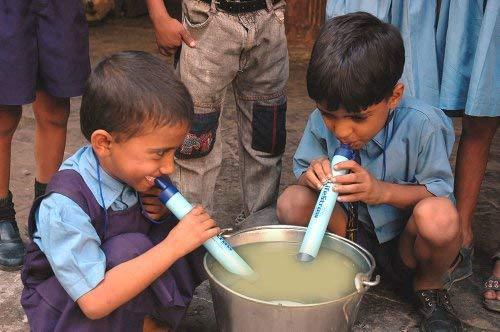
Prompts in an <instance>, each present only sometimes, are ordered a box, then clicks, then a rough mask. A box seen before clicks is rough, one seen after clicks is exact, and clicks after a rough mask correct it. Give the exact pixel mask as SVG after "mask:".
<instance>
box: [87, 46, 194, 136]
mask: <svg viewBox="0 0 500 332" xmlns="http://www.w3.org/2000/svg"><path fill="white" fill-rule="evenodd" d="M193 114H194V108H193V100H192V99H191V95H190V94H189V92H188V90H187V89H186V87H185V86H184V84H182V82H181V81H180V80H179V79H177V77H176V76H175V74H174V72H173V70H172V69H171V68H170V66H168V65H167V64H166V63H164V61H162V60H160V59H158V58H156V57H154V56H153V55H151V54H149V53H146V52H139V51H127V52H120V53H116V54H113V55H110V56H108V57H106V58H104V59H103V60H102V61H101V62H100V63H99V64H98V65H97V67H96V68H95V69H94V70H93V72H92V74H90V77H89V79H88V80H87V85H86V87H85V92H84V94H83V97H82V106H81V108H80V126H81V130H82V132H83V135H84V136H85V138H86V139H87V140H89V141H90V137H91V135H92V133H93V132H94V131H95V130H97V129H104V130H106V131H108V132H110V133H116V134H117V135H118V138H119V139H124V140H126V139H129V138H131V137H132V136H134V135H136V134H138V133H141V132H143V131H145V128H144V125H148V126H150V127H148V129H147V130H153V129H154V128H155V127H157V126H164V125H171V124H172V125H173V124H177V123H181V122H184V123H187V124H189V125H190V124H191V122H192V119H193V116H194V115H193Z"/></svg>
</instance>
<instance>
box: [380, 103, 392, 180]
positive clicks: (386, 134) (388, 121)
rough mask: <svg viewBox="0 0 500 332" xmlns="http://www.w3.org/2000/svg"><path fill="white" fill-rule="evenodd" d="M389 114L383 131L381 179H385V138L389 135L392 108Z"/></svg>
mask: <svg viewBox="0 0 500 332" xmlns="http://www.w3.org/2000/svg"><path fill="white" fill-rule="evenodd" d="M389 112H390V113H389V116H388V117H387V120H386V121H385V126H384V129H385V133H384V149H383V152H382V153H383V155H382V179H381V180H382V181H385V173H386V166H387V165H386V154H385V150H386V149H387V138H388V137H389V124H390V123H391V121H392V118H393V117H394V112H393V110H390V111H389Z"/></svg>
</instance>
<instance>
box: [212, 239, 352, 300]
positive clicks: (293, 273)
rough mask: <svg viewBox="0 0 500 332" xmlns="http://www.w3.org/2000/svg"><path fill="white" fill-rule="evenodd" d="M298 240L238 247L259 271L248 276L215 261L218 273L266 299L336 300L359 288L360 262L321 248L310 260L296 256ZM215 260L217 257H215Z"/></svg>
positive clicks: (248, 293)
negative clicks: (357, 264)
mask: <svg viewBox="0 0 500 332" xmlns="http://www.w3.org/2000/svg"><path fill="white" fill-rule="evenodd" d="M298 250H299V244H298V243H292V242H259V243H252V244H245V245H242V246H239V247H237V248H236V251H237V252H238V253H239V254H240V255H241V257H242V258H243V259H244V260H245V261H246V262H247V263H248V264H249V265H250V266H251V267H252V269H254V271H255V272H256V273H257V274H258V278H257V279H256V280H247V279H244V278H241V277H238V276H236V275H234V274H231V273H230V272H227V271H226V270H225V269H224V268H223V267H222V266H221V265H220V264H219V263H217V262H213V265H212V267H211V271H212V273H213V274H214V276H215V277H216V278H217V279H218V280H219V281H220V282H222V283H223V284H225V285H226V286H228V287H229V288H231V289H232V290H234V291H236V292H238V293H240V294H243V295H246V296H249V297H251V298H255V299H259V300H263V301H277V302H280V303H283V304H285V303H287V302H298V303H304V304H309V303H318V302H325V301H330V300H334V299H337V298H340V297H343V296H345V295H347V294H350V293H352V292H353V291H355V286H354V277H355V275H356V273H357V272H358V268H357V266H356V265H355V264H354V262H352V261H351V260H350V259H349V258H347V257H346V256H344V255H343V254H340V253H338V252H336V251H333V250H330V249H326V248H321V249H320V251H319V253H318V256H317V257H316V259H315V260H314V261H312V262H310V263H303V262H299V261H298V260H297V258H296V255H297V252H298ZM212 261H213V260H212Z"/></svg>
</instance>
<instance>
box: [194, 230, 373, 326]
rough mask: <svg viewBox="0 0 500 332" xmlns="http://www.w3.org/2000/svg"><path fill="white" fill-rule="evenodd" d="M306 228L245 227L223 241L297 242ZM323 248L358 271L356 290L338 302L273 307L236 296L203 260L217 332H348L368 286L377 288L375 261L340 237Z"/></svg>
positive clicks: (328, 240) (331, 236) (332, 238)
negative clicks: (344, 257) (354, 266)
mask: <svg viewBox="0 0 500 332" xmlns="http://www.w3.org/2000/svg"><path fill="white" fill-rule="evenodd" d="M305 231H306V228H305V227H298V226H285V225H272V226H271V225H270V226H260V227H254V228H249V229H246V230H242V231H239V232H237V233H234V234H231V235H229V236H227V237H226V240H227V241H228V242H229V243H230V244H231V245H232V246H233V247H238V246H240V245H243V244H249V243H255V242H275V241H284V242H297V244H298V243H300V242H301V241H302V238H303V237H304V234H305ZM322 246H323V247H326V248H329V249H332V250H336V251H338V252H340V253H342V254H344V255H345V256H347V257H348V258H350V259H351V260H352V261H353V262H354V263H355V265H356V266H357V267H358V271H359V272H358V273H357V274H356V277H355V279H354V284H355V286H356V290H355V291H354V292H353V293H351V294H349V295H347V296H344V297H342V298H339V299H335V300H332V301H328V302H322V303H314V304H298V303H290V304H285V303H274V302H268V301H261V300H257V299H253V298H250V297H248V296H245V295H242V294H239V293H237V292H235V291H233V290H231V289H230V288H228V287H227V286H225V285H224V284H222V283H221V282H220V281H218V280H217V279H215V277H214V275H213V274H212V272H211V267H212V266H213V264H214V263H215V261H214V259H213V258H212V257H211V256H210V255H209V254H207V255H205V258H204V261H203V265H204V267H205V270H206V271H207V273H208V277H209V281H210V288H211V292H212V298H213V301H214V309H215V317H216V320H217V326H218V328H219V330H220V331H235V332H244V331H259V332H268V331H286V332H290V331H300V332H302V331H313V332H317V331H318V332H319V331H347V330H350V329H351V328H352V326H353V324H354V321H355V320H356V315H357V312H358V308H359V303H360V301H361V298H362V297H363V294H364V293H365V292H366V291H367V290H368V288H369V287H371V286H375V285H377V284H378V283H379V280H380V277H379V276H377V277H376V278H375V280H374V281H370V280H371V276H372V273H373V270H374V269H375V260H374V258H373V256H372V255H371V254H370V253H369V252H368V251H367V250H366V249H364V248H362V247H360V246H359V245H357V244H356V243H354V242H351V241H349V240H347V239H344V238H342V237H340V236H337V235H334V234H331V233H326V235H325V237H324V240H323V243H322Z"/></svg>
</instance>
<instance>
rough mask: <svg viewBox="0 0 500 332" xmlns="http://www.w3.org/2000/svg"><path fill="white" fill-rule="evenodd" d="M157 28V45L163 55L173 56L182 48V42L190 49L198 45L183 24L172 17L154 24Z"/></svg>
mask: <svg viewBox="0 0 500 332" xmlns="http://www.w3.org/2000/svg"><path fill="white" fill-rule="evenodd" d="M153 25H154V28H155V36H156V44H157V45H158V49H159V50H160V53H161V54H163V55H168V54H173V53H175V51H176V50H177V48H179V46H181V44H182V42H184V43H186V45H188V46H189V47H195V46H196V43H195V40H194V38H193V37H192V36H191V34H190V33H189V31H187V30H186V28H185V27H184V26H183V25H182V23H181V22H179V21H178V20H176V19H175V18H172V17H169V16H168V17H163V18H162V19H156V20H155V21H154V22H153Z"/></svg>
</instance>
